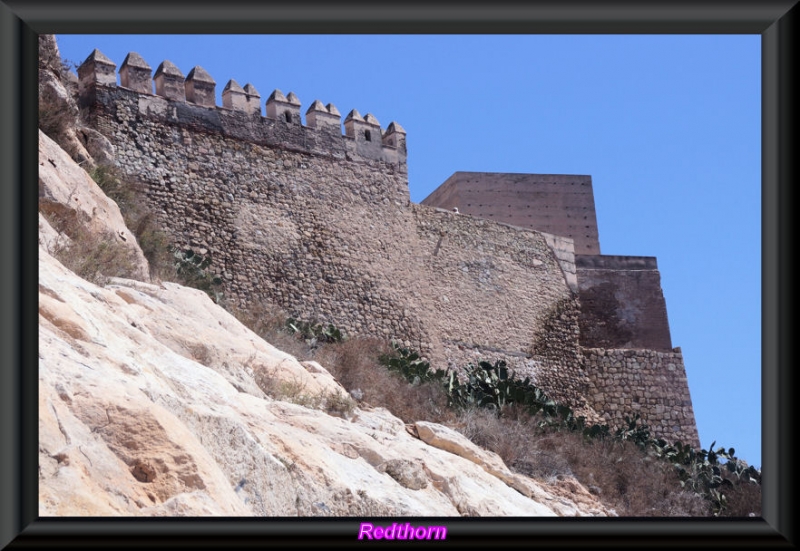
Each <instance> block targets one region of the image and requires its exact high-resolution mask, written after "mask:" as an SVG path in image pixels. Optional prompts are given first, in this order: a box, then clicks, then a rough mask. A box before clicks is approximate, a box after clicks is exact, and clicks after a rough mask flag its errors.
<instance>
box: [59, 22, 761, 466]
mask: <svg viewBox="0 0 800 551" xmlns="http://www.w3.org/2000/svg"><path fill="white" fill-rule="evenodd" d="M58 45H59V47H60V49H61V54H62V57H63V58H64V59H66V60H68V61H72V62H76V63H80V62H81V61H83V60H84V59H85V58H86V57H87V56H88V55H89V54H90V53H91V51H92V50H93V49H94V48H98V49H99V50H100V51H101V52H103V53H104V54H105V55H106V56H107V57H109V58H110V59H111V60H112V61H113V62H114V63H116V64H117V68H119V66H120V65H121V64H122V61H123V60H124V58H125V56H126V54H127V53H128V52H131V51H135V52H137V53H139V54H140V55H141V56H142V57H143V58H144V59H145V60H146V61H147V62H148V63H149V64H150V66H151V67H152V68H153V70H155V68H156V67H157V66H158V65H159V63H161V62H162V61H164V60H165V59H167V60H169V61H171V62H173V63H174V64H175V65H177V66H178V68H179V69H180V70H181V71H182V72H183V74H184V75H186V74H188V73H189V71H190V70H191V69H192V68H193V67H194V66H195V65H200V66H201V67H203V68H204V69H206V71H208V73H209V74H210V75H211V76H212V77H213V78H214V79H215V80H216V82H217V104H218V105H221V104H222V100H221V92H222V89H223V87H224V86H225V84H226V83H227V82H228V80H229V79H234V80H236V81H237V82H238V83H239V84H240V85H242V86H244V85H245V84H246V83H252V84H253V85H254V86H255V87H256V89H257V90H258V91H259V92H260V94H261V97H262V112H263V103H264V101H265V100H266V99H267V97H268V96H269V94H270V93H271V92H272V91H273V90H274V89H276V88H277V89H280V90H281V91H283V92H284V94H288V93H289V92H294V93H295V94H297V96H298V97H299V98H300V100H301V102H302V107H301V112H302V113H303V114H304V113H305V111H306V109H307V108H308V106H310V105H311V103H312V102H313V101H314V100H316V99H319V100H320V101H322V102H323V103H324V104H328V103H329V102H330V103H333V104H334V105H336V107H337V108H338V109H339V111H340V112H341V113H342V117H343V118H344V116H345V115H346V114H347V113H348V112H349V111H350V110H351V109H357V110H358V111H359V112H360V113H361V115H365V114H366V113H372V114H373V115H374V116H375V117H377V119H378V121H380V123H381V126H382V127H383V128H384V129H385V128H386V126H387V125H388V124H389V123H390V122H392V121H395V122H397V123H399V124H400V125H402V126H403V127H404V128H405V130H406V131H407V133H408V136H407V137H408V177H409V188H410V193H411V200H412V201H414V202H420V201H422V200H423V199H424V198H425V197H427V195H428V194H430V193H431V192H432V191H433V190H434V189H435V188H436V187H437V186H438V185H439V184H441V183H442V182H444V181H445V180H446V179H447V178H448V177H449V176H450V175H451V174H452V173H453V172H455V171H478V172H522V173H540V174H588V175H591V176H592V181H593V187H594V197H595V203H596V210H597V221H598V226H599V236H600V247H601V252H602V253H603V254H615V255H633V256H655V257H657V258H658V266H659V269H660V272H661V284H662V288H663V289H664V295H665V298H666V301H667V312H668V316H669V322H670V329H671V333H672V343H673V346H680V347H681V349H682V351H683V356H684V361H685V364H686V371H687V376H688V379H689V390H690V392H691V395H692V402H693V406H694V411H695V416H696V419H697V424H698V430H699V432H700V441H701V445H702V446H703V447H704V448H708V447H709V446H710V445H711V443H712V441H714V440H716V442H717V446H719V445H723V446H725V447H726V448H728V447H734V448H735V449H736V454H737V456H739V457H740V458H742V459H744V460H746V461H747V462H748V463H750V464H751V465H754V466H756V467H760V466H761V299H760V296H761V84H760V83H761V80H760V79H761V77H760V74H761V73H760V71H761V44H760V36H758V35H652V36H648V35H579V36H578V35H375V36H372V35H358V36H348V35H330V36H326V35H302V36H293V35H261V36H252V35H212V36H196V35H179V36H166V35H158V36H141V35H114V36H107V35H92V36H85V35H84V36H78V35H59V36H58ZM303 120H304V122H305V119H303Z"/></svg>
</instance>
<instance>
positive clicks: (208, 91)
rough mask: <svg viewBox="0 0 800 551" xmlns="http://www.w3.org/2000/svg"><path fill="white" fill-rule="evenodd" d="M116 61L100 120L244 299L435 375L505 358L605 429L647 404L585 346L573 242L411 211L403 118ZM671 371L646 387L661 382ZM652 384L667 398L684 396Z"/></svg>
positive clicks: (178, 225) (88, 86)
mask: <svg viewBox="0 0 800 551" xmlns="http://www.w3.org/2000/svg"><path fill="white" fill-rule="evenodd" d="M115 67H116V65H115V64H114V63H113V62H111V61H110V60H109V59H108V58H106V57H105V56H104V55H103V54H102V53H100V52H98V51H97V50H95V51H94V52H92V54H91V55H90V56H89V58H87V60H86V61H85V62H84V64H83V65H82V66H81V67H80V68H79V81H80V97H81V105H82V109H83V111H84V117H85V119H86V120H87V121H88V122H89V123H90V124H91V125H92V126H94V127H95V128H96V129H97V130H99V131H100V132H101V133H103V134H104V135H105V136H106V137H107V138H109V139H110V141H111V142H112V143H113V144H114V146H115V149H116V157H115V159H116V161H115V162H116V163H117V165H118V166H119V168H120V169H121V170H122V171H123V172H124V173H126V174H127V175H128V178H129V179H131V180H133V181H135V182H137V183H139V184H141V185H142V187H143V189H145V190H146V195H147V200H148V201H149V203H150V206H151V207H152V209H153V211H154V212H155V213H156V216H157V217H158V218H159V220H160V222H161V223H162V225H163V226H164V227H165V228H167V229H168V231H169V234H170V237H171V239H172V240H173V242H174V244H175V245H177V246H179V247H182V248H190V249H192V250H194V251H196V252H199V253H200V254H203V255H208V256H210V258H211V260H212V264H211V267H210V269H211V270H212V271H213V272H214V273H215V274H216V275H219V276H220V277H221V278H222V281H223V292H224V294H225V296H226V299H227V300H229V301H231V302H233V303H235V304H237V305H238V306H240V307H249V306H252V305H254V304H256V303H259V302H264V301H269V302H274V303H276V304H278V305H279V306H281V307H282V308H283V309H285V310H286V311H287V312H288V313H290V314H291V315H293V316H295V317H298V318H301V319H305V320H309V321H319V322H323V323H328V322H330V323H333V324H335V325H336V326H337V327H340V328H341V329H343V330H344V331H345V332H346V333H348V334H350V335H359V334H360V335H375V336H380V337H384V338H387V339H398V340H402V341H404V342H405V343H406V344H407V345H410V346H412V347H414V348H417V349H419V350H421V351H423V353H424V354H426V355H427V356H428V357H429V358H430V359H431V360H432V362H433V363H434V365H439V366H444V365H445V364H446V362H448V361H449V362H450V366H451V367H460V366H463V365H465V364H466V363H467V362H476V361H478V360H484V359H488V360H491V361H494V360H497V359H504V360H506V361H507V362H508V363H509V365H510V366H511V367H512V368H513V369H514V370H516V372H517V373H518V374H519V375H520V376H530V377H531V378H532V379H533V381H534V382H535V383H536V384H538V385H539V386H541V387H542V388H543V389H544V390H545V391H546V392H547V393H548V394H550V395H551V396H552V397H553V398H555V399H557V400H558V401H560V402H564V403H567V404H568V405H570V406H572V407H573V408H575V409H576V410H577V411H578V413H579V414H582V415H586V416H587V418H588V419H589V420H590V421H592V422H597V421H600V420H602V419H603V418H604V416H605V417H606V418H609V419H612V420H615V421H618V420H619V416H618V415H617V414H616V412H618V411H628V412H632V411H633V410H634V409H636V408H633V407H632V405H631V404H629V403H628V402H627V401H626V400H627V395H619V393H617V392H611V391H606V389H611V388H616V387H615V386H613V385H615V384H616V380H615V379H614V377H606V376H605V375H599V376H595V377H592V374H591V373H589V370H588V369H587V366H589V367H590V368H591V369H594V368H595V367H596V366H600V365H601V362H598V361H595V360H592V361H591V362H587V359H586V357H585V355H584V351H583V349H582V347H581V342H580V338H581V327H580V318H581V303H580V300H579V296H578V291H579V288H578V279H579V274H580V272H579V270H578V268H577V267H576V258H578V257H579V255H576V254H575V248H574V243H575V241H574V240H573V238H571V237H567V236H563V235H559V234H558V233H550V232H548V233H544V232H542V231H535V230H534V229H530V228H522V227H518V226H516V225H509V224H506V223H498V222H495V221H490V220H481V219H479V218H476V217H472V216H465V215H464V214H459V213H456V212H453V211H452V210H451V209H450V208H448V209H446V210H444V209H439V208H435V207H433V206H427V205H417V204H413V203H411V201H410V196H409V191H408V176H407V170H406V133H405V131H404V130H403V128H402V127H401V126H400V125H399V124H397V123H391V124H389V125H388V126H387V127H386V129H382V128H381V126H380V124H379V123H378V121H377V120H376V119H375V117H374V116H373V115H371V114H366V115H364V116H362V115H361V114H360V113H359V112H358V111H357V110H355V109H354V110H352V111H350V112H349V114H348V115H347V116H346V117H345V120H344V121H341V115H340V114H339V112H338V110H337V109H336V107H335V106H333V105H332V104H327V105H323V103H322V102H321V101H314V102H313V103H312V104H311V105H310V107H309V108H308V109H307V110H306V113H305V118H306V124H303V122H302V116H301V103H300V101H299V99H298V98H297V97H296V95H295V94H292V93H289V94H288V95H284V94H283V93H282V92H280V90H275V91H273V92H272V93H271V94H270V95H269V97H268V98H267V99H266V102H265V105H264V111H265V113H266V115H262V113H263V112H262V108H261V103H260V102H261V96H260V94H259V93H258V91H257V90H255V88H254V87H253V86H252V85H250V84H246V85H245V86H244V87H242V86H240V85H239V84H238V83H236V82H235V81H229V82H228V83H227V84H226V86H225V87H224V90H223V92H222V103H223V105H222V106H217V105H214V102H213V101H212V100H213V98H214V97H215V88H214V87H215V86H216V83H215V82H214V80H213V78H212V77H211V76H210V75H209V74H208V73H207V72H206V71H205V70H203V69H202V68H201V67H199V66H196V67H194V68H193V69H192V70H191V71H189V73H188V75H187V76H186V77H184V76H183V73H182V72H181V71H180V70H179V69H178V68H177V67H175V66H174V65H173V64H171V63H169V62H167V61H165V62H163V63H161V64H160V65H159V66H158V68H157V69H156V71H155V72H154V73H152V74H151V68H150V66H149V65H148V64H147V63H146V62H145V61H144V60H143V59H142V58H141V57H140V56H138V55H136V54H133V53H131V54H129V55H128V56H127V57H126V58H125V60H124V62H123V64H122V66H121V68H120V72H119V74H120V81H119V84H118V83H117V80H116V77H115V74H114V70H115ZM154 89H155V92H156V93H153V90H154ZM342 122H343V124H344V132H342ZM569 178H572V179H573V180H574V177H569ZM551 179H552V178H551ZM578 181H579V182H583V180H576V182H578ZM548 185H550V186H552V185H553V184H552V183H550V184H548ZM579 187H581V188H582V191H583V193H584V195H585V193H586V186H584V185H583V184H581V185H580V186H579ZM588 189H589V193H590V192H591V188H590V187H589V188H588ZM577 200H578V201H579V202H581V201H582V202H581V205H580V206H586V205H588V203H587V201H586V198H585V197H583V198H578V199H577ZM584 203H586V205H584ZM591 207H592V211H591V212H592V215H593V214H594V204H593V201H592V202H591ZM581 212H583V209H581ZM553 228H556V229H557V225H554V226H553ZM595 236H596V234H595ZM595 241H596V239H595ZM597 250H598V251H599V243H598V244H597ZM592 357H593V358H594V356H592ZM673 363H675V362H673ZM648 365H649V364H648ZM648 369H650V368H648ZM659 369H660V368H658V366H654V367H652V369H650V371H647V372H646V373H645V371H642V374H643V375H642V377H643V378H641V379H637V380H636V382H635V384H641V385H644V386H647V387H651V386H657V383H656V382H654V381H656V378H657V377H660V375H659ZM680 369H682V364H681V366H680ZM601 373H605V372H601ZM654 377H655V378H654ZM684 383H685V381H684ZM609 385H612V386H609ZM626 392H627V391H626ZM637 392H639V391H634V390H631V394H630V395H631V396H632V395H636V393H637ZM648 392H649V393H650V394H651V395H655V398H653V400H655V405H658V403H662V402H663V403H665V404H666V403H667V402H666V401H665V400H672V397H673V395H674V391H673V390H670V389H668V390H664V391H663V392H661V393H660V394H659V392H658V391H656V392H650V391H648ZM686 395H687V396H688V389H687V393H686ZM598 396H600V398H598ZM611 397H613V400H612V401H608V400H609V399H611ZM661 397H664V399H663V400H662V398H661ZM603 400H606V402H604V401H603ZM660 400H661V402H660ZM613 404H616V405H615V407H614V408H611V405H613ZM642 411H643V413H644V414H646V415H653V419H655V420H658V421H659V422H660V420H661V419H662V418H664V417H663V416H661V417H658V416H657V415H661V414H660V413H658V412H656V409H654V408H644V409H643V410H642ZM646 415H643V416H644V417H645V418H646V419H647V417H646ZM681 427H683V426H682V425H681ZM680 431H683V432H680V433H676V435H677V437H684V438H685V434H684V433H685V430H684V428H680Z"/></svg>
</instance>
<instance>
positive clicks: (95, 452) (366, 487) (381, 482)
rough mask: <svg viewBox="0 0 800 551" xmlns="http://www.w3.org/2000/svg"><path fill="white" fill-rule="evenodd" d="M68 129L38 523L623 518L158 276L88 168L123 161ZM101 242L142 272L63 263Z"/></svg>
mask: <svg viewBox="0 0 800 551" xmlns="http://www.w3.org/2000/svg"><path fill="white" fill-rule="evenodd" d="M46 41H47V38H45V42H46ZM45 46H47V47H49V48H50V50H48V51H50V52H51V53H52V52H53V51H55V53H56V55H55V56H51V57H50V58H49V59H50V61H51V62H50V63H49V64H45V65H44V66H42V65H40V83H44V84H42V85H41V86H40V93H41V95H40V101H41V106H42V108H41V109H40V112H42V110H43V111H44V112H45V113H54V112H59V111H58V110H59V109H60V110H61V111H60V112H63V113H67V114H68V115H69V114H70V113H72V112H73V111H72V110H71V108H72V104H71V101H72V100H71V98H70V94H69V93H68V92H67V89H68V85H65V83H64V81H63V77H62V75H61V74H59V72H58V70H57V68H58V66H59V63H57V62H56V61H54V60H56V59H57V50H55V42H54V41H53V42H52V44H47V43H45ZM46 59H47V58H46ZM59 87H61V88H63V90H64V93H63V94H62V93H56V92H58V91H59V90H60V88H59ZM43 90H44V91H45V93H42V91H43ZM48 90H49V91H50V92H47V91H48ZM59 124H61V126H57V127H56V131H52V130H53V129H52V128H51V129H50V130H51V132H50V134H51V135H53V136H54V137H55V138H56V139H58V140H59V143H62V144H63V145H64V147H65V148H66V149H67V150H69V153H68V152H67V151H65V150H64V149H62V147H61V146H60V145H58V144H57V143H56V142H55V141H53V140H52V139H51V138H50V137H48V136H47V135H45V133H43V132H40V135H39V170H40V172H39V197H40V203H39V205H40V206H39V208H40V216H39V514H40V515H41V516H61V515H69V516H82V515H91V516H106V515H108V516H118V515H122V516H131V515H137V516H172V515H187V516H197V515H214V516H221V515H225V516H251V515H256V516H258V515H266V516H456V515H483V516H587V515H588V516H595V515H599V516H604V515H608V514H613V513H612V512H610V511H608V510H607V509H606V508H605V507H604V506H603V505H602V504H601V503H599V502H598V501H597V500H596V498H595V497H594V496H593V495H591V494H590V493H589V492H588V491H587V490H586V489H585V488H584V487H583V486H582V485H580V484H579V483H578V482H576V481H574V480H571V479H565V480H562V481H560V482H559V483H558V484H554V485H553V484H551V485H547V484H544V483H541V482H539V481H537V480H534V479H531V478H528V477H526V476H523V475H520V474H517V473H513V472H512V471H510V470H509V469H508V468H507V467H506V465H505V464H504V463H503V462H502V460H501V459H500V458H499V457H498V456H497V455H496V454H494V453H491V452H488V451H486V450H483V449H481V448H479V447H477V446H475V445H474V444H472V443H471V442H470V441H469V440H467V439H466V438H465V437H463V436H462V435H460V434H459V433H457V432H455V431H454V430H452V429H450V428H447V427H445V426H442V425H437V424H434V423H429V422H417V423H412V424H405V423H404V422H403V421H401V420H400V419H398V418H397V417H395V416H393V415H392V414H391V413H390V412H389V411H387V410H385V409H382V408H371V407H368V406H363V407H356V406H355V404H354V402H352V400H350V398H349V396H348V395H347V393H346V392H345V390H344V389H343V388H342V387H341V386H340V385H339V384H338V383H337V381H336V380H335V379H334V378H333V377H332V376H331V375H330V374H329V373H328V371H327V370H326V369H325V367H324V366H321V365H319V364H317V363H315V362H299V361H298V360H296V359H295V358H294V357H292V356H290V355H288V354H286V353H284V352H281V351H280V350H277V349H276V348H274V347H273V346H271V345H270V344H269V343H267V342H265V341H264V340H262V339H261V338H259V337H258V336H257V335H256V334H255V333H253V332H252V331H250V330H249V329H247V328H246V327H245V326H244V325H242V324H241V323H239V322H238V321H237V320H236V318H234V317H233V316H232V315H231V314H229V313H228V312H227V311H225V310H224V309H223V308H221V307H220V306H218V305H216V304H215V303H214V302H213V301H212V300H211V299H209V298H208V296H207V295H206V294H205V293H203V292H202V291H198V290H196V289H192V288H187V287H182V286H180V285H178V284H175V283H170V282H162V281H159V280H157V279H154V280H150V276H149V270H148V266H147V261H146V260H145V258H144V255H143V254H142V252H141V250H140V249H139V247H138V245H137V244H136V239H135V237H134V235H133V233H132V232H131V231H130V230H129V229H128V228H127V227H125V223H124V221H123V218H122V216H121V214H120V212H119V209H118V208H117V205H116V204H115V203H114V202H113V201H111V200H110V199H109V198H108V197H106V196H105V195H104V194H103V192H102V190H101V189H100V188H99V187H97V185H96V184H95V183H94V181H93V180H92V178H91V177H90V176H89V175H88V174H87V172H86V171H85V170H84V169H83V168H82V166H86V167H92V166H95V165H96V164H97V163H98V162H103V161H107V160H108V159H107V157H108V156H111V155H113V151H111V150H110V149H109V148H108V147H105V146H104V145H103V144H102V142H101V140H97V139H92V135H91V134H90V133H83V132H82V131H81V129H80V127H79V125H78V124H77V120H76V118H75V117H72V116H71V115H70V116H68V117H66V118H65V119H64V120H62V121H60V123H59ZM92 150H94V153H92ZM101 156H102V157H104V158H102V159H101V158H99V157H101ZM76 161H77V162H76ZM79 162H80V163H82V165H79V164H78V163H79ZM54 226H55V227H54ZM87 240H88V241H89V242H90V243H92V244H94V246H95V247H107V246H111V245H112V244H113V246H114V247H116V248H117V250H118V251H119V250H121V251H123V256H124V257H125V258H126V259H127V262H128V264H127V272H126V273H128V274H129V278H125V279H123V278H119V277H108V276H109V274H104V273H97V274H94V275H96V276H97V277H91V278H87V279H84V278H81V277H79V276H78V275H76V273H74V272H73V271H71V270H70V269H68V268H67V267H66V266H65V264H64V263H62V262H60V261H59V260H58V259H57V258H56V257H58V258H60V259H62V260H64V259H70V258H71V257H72V258H71V260H75V258H74V256H75V255H78V254H86V253H85V249H83V248H81V246H82V245H84V244H85V242H86V241H87ZM69 264H70V265H72V264H71V262H70V263H69ZM100 266H101V268H100V271H102V265H100ZM89 279H91V281H89Z"/></svg>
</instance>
